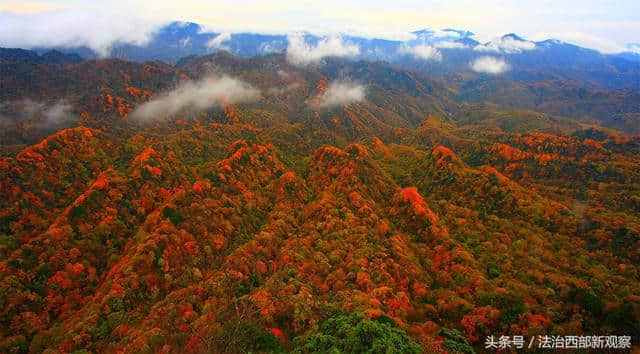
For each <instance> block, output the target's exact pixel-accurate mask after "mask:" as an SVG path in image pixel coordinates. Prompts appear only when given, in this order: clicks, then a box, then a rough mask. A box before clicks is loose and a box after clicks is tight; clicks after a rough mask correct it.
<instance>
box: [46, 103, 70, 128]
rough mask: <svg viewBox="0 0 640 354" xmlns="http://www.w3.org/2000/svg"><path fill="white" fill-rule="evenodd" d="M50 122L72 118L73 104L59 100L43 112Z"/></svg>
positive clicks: (54, 122)
mask: <svg viewBox="0 0 640 354" xmlns="http://www.w3.org/2000/svg"><path fill="white" fill-rule="evenodd" d="M43 114H44V116H45V118H46V120H47V123H48V124H58V123H62V122H64V121H68V120H71V119H72V115H71V105H69V104H68V103H65V102H64V101H58V102H56V103H55V104H54V105H53V106H51V107H49V108H48V109H46V110H45V111H44V112H43Z"/></svg>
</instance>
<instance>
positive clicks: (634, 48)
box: [627, 43, 640, 54]
mask: <svg viewBox="0 0 640 354" xmlns="http://www.w3.org/2000/svg"><path fill="white" fill-rule="evenodd" d="M627 51H629V52H631V53H635V54H640V43H629V44H627Z"/></svg>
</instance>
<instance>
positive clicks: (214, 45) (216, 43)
mask: <svg viewBox="0 0 640 354" xmlns="http://www.w3.org/2000/svg"><path fill="white" fill-rule="evenodd" d="M230 39H231V32H222V33H220V34H219V35H217V36H215V37H213V38H211V40H210V41H209V42H207V47H208V48H209V49H224V50H227V51H228V50H229V47H227V46H225V45H223V43H224V42H227V41H228V40H230Z"/></svg>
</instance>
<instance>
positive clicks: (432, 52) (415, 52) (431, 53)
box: [398, 44, 442, 61]
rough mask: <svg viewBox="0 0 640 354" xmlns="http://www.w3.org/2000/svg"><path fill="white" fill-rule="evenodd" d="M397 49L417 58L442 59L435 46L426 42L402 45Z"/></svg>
mask: <svg viewBox="0 0 640 354" xmlns="http://www.w3.org/2000/svg"><path fill="white" fill-rule="evenodd" d="M398 51H399V52H400V53H401V54H408V55H411V56H413V57H415V58H417V59H422V60H435V61H442V54H441V53H440V51H439V50H437V49H436V48H434V47H432V46H430V45H428V44H419V45H415V46H406V45H404V46H402V47H400V49H398Z"/></svg>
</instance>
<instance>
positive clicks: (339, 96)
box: [320, 81, 366, 107]
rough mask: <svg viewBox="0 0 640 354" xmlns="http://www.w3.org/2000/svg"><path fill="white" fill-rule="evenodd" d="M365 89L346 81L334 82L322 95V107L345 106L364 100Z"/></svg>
mask: <svg viewBox="0 0 640 354" xmlns="http://www.w3.org/2000/svg"><path fill="white" fill-rule="evenodd" d="M365 90H366V89H365V87H364V86H363V85H358V84H354V83H350V82H346V81H333V82H331V84H329V87H328V88H327V90H326V91H325V92H324V95H322V99H321V101H320V107H334V106H345V105H348V104H351V103H353V102H359V101H362V100H364V96H365Z"/></svg>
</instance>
